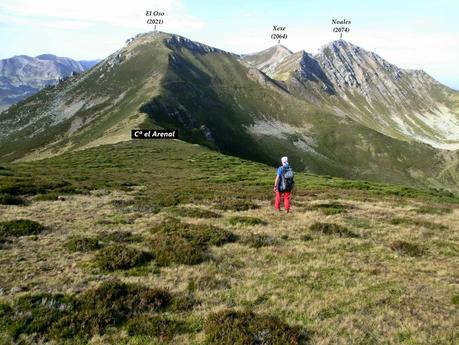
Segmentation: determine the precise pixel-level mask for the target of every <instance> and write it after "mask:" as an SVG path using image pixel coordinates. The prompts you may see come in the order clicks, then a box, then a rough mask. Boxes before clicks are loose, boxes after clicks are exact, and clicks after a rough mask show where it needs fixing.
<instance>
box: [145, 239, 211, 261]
mask: <svg viewBox="0 0 459 345" xmlns="http://www.w3.org/2000/svg"><path fill="white" fill-rule="evenodd" d="M151 250H152V252H153V255H154V256H155V261H156V263H157V264H158V265H160V266H170V265H172V264H179V265H196V264H199V263H201V262H203V261H204V260H205V259H206V248H205V246H202V245H199V244H196V243H193V242H190V241H188V240H187V239H185V238H183V237H181V236H179V235H176V234H157V235H155V236H154V237H153V240H152V247H151Z"/></svg>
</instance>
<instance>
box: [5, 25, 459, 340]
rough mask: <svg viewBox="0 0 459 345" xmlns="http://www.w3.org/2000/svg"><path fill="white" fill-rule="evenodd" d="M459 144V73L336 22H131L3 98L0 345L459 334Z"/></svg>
mask: <svg viewBox="0 0 459 345" xmlns="http://www.w3.org/2000/svg"><path fill="white" fill-rule="evenodd" d="M132 129H168V130H171V129H173V130H177V131H178V133H179V139H167V140H166V139H155V140H146V139H143V140H139V139H131V130H132ZM458 149H459V92H458V91H455V90H453V89H451V88H448V87H447V86H444V85H442V84H441V83H439V82H438V81H436V80H435V79H433V78H432V77H431V76H430V75H428V74H427V73H425V72H424V71H421V70H408V69H402V68H399V67H397V66H395V65H393V64H391V63H390V62H388V61H386V60H384V59H383V58H381V57H380V56H379V55H377V54H376V53H373V52H370V51H367V50H365V49H363V48H361V47H358V46H356V45H354V44H353V43H350V42H348V41H346V40H343V39H340V40H337V41H333V42H331V43H328V44H326V45H324V46H323V47H322V48H321V49H319V51H318V52H317V54H310V53H307V52H305V51H299V52H292V51H290V50H289V49H287V48H286V47H284V46H283V45H281V44H277V45H275V46H273V47H270V48H268V49H266V50H263V51H260V52H258V53H253V54H243V55H238V54H233V53H230V52H227V51H223V50H220V49H217V48H214V47H211V46H208V45H206V44H203V43H198V42H194V41H192V40H190V39H188V38H185V37H182V36H179V35H175V34H169V33H164V32H159V31H154V32H148V33H143V34H139V35H137V36H135V37H133V38H131V39H129V40H127V41H126V43H125V45H124V46H123V47H122V48H120V49H119V50H118V51H116V52H114V53H113V54H112V55H110V56H109V57H108V58H106V59H104V60H101V61H100V62H98V63H97V64H96V65H94V66H92V67H91V68H89V69H87V70H85V71H84V72H82V73H80V74H73V75H71V76H70V77H68V78H65V80H64V79H62V80H61V81H60V82H59V83H57V84H56V85H48V86H47V87H45V88H43V89H42V90H41V91H38V92H37V93H35V94H33V95H31V96H30V97H28V98H25V99H23V100H21V101H19V102H17V103H16V104H14V105H11V106H9V108H8V109H6V110H5V111H3V112H2V113H0V344H69V345H70V344H79V345H80V344H93V345H96V344H97V345H102V344H126V345H128V344H129V345H146V344H189V345H191V344H193V345H198V344H206V345H233V344H236V345H246V344H247V345H256V344H257V345H258V344H260V345H261V344H263V345H284V344H314V345H324V344H355V345H357V344H359V345H370V344H378V345H379V344H387V345H389V344H391V345H392V344H394V345H395V344H406V345H415V344H416V345H418V344H426V345H427V344H428V345H431V344H432V345H433V344H438V345H440V344H452V345H453V344H459V331H458V330H459V318H458V315H459V314H458V308H459V270H458V267H459V196H458V194H457V193H458V192H459V188H458V186H459V150H458ZM282 156H288V161H289V162H290V163H291V165H292V167H293V169H294V170H295V175H294V179H295V187H294V189H293V191H292V197H291V200H292V201H291V203H292V207H291V212H290V213H288V214H285V213H280V212H275V210H274V207H273V200H274V193H273V182H274V178H275V176H276V175H275V173H276V170H275V168H277V167H278V166H279V165H280V158H281V157H282Z"/></svg>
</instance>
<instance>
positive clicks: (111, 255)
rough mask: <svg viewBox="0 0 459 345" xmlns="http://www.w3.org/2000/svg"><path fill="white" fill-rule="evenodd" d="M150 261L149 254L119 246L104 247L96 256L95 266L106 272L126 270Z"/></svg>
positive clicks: (150, 256)
mask: <svg viewBox="0 0 459 345" xmlns="http://www.w3.org/2000/svg"><path fill="white" fill-rule="evenodd" d="M151 260H152V255H151V254H150V253H147V252H144V251H140V250H137V249H134V248H130V247H127V246H125V245H119V244H116V245H111V246H108V247H105V248H103V249H101V250H100V251H99V252H98V253H97V255H96V263H97V266H98V267H99V268H101V269H103V270H106V271H114V270H117V269H121V270H127V269H130V268H132V267H136V266H141V265H143V264H146V263H147V262H149V261H151Z"/></svg>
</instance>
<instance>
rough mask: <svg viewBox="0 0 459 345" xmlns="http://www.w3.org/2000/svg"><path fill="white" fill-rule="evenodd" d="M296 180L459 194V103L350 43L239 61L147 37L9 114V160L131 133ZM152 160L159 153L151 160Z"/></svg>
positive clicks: (4, 143) (166, 37)
mask: <svg viewBox="0 0 459 345" xmlns="http://www.w3.org/2000/svg"><path fill="white" fill-rule="evenodd" d="M139 127H146V128H158V127H164V128H178V129H179V133H180V138H181V139H182V140H185V141H188V142H191V143H198V144H202V145H206V146H208V147H210V148H212V149H215V150H219V151H221V152H223V153H226V154H231V155H236V156H240V157H243V158H248V159H252V160H255V161H261V162H265V163H269V164H273V165H275V164H278V160H279V157H281V156H283V155H288V156H289V157H290V160H291V163H292V164H293V166H294V167H295V169H297V170H306V171H310V172H314V173H318V174H325V175H333V176H342V177H347V178H354V179H356V178H358V179H368V180H374V181H382V182H392V183H402V184H409V185H416V186H424V187H435V188H448V189H450V190H455V191H457V190H458V186H459V151H458V150H457V149H458V148H459V93H458V92H457V91H454V90H452V89H449V88H448V87H446V86H444V85H442V84H440V83H438V82H437V81H435V80H434V79H433V78H432V77H430V76H429V75H427V74H426V73H425V72H423V71H419V70H404V69H400V68H398V67H396V66H395V65H392V64H390V63H389V62H387V61H385V60H384V59H382V58H381V57H379V56H378V55H377V54H375V53H372V52H368V51H366V50H364V49H362V48H360V47H358V46H355V45H353V44H351V43H350V42H347V41H344V40H338V41H334V42H331V43H329V44H327V45H325V46H323V47H322V49H320V51H319V53H318V54H316V55H311V54H309V53H306V52H304V51H300V52H297V53H293V52H291V51H290V50H288V49H287V48H285V47H283V46H281V45H277V46H274V47H271V48H269V49H267V50H265V51H262V52H259V53H255V54H248V55H236V54H232V53H229V52H225V51H222V50H220V49H217V48H214V47H210V46H208V45H205V44H202V43H198V42H193V41H191V40H189V39H187V38H184V37H181V36H178V35H173V34H167V33H161V32H154V33H145V34H140V35H137V36H136V37H134V38H132V39H129V40H128V41H127V44H126V45H125V46H124V47H122V48H121V49H119V50H118V51H116V52H115V53H113V54H112V55H110V56H109V57H108V58H107V59H105V60H103V61H102V62H101V63H99V64H98V65H97V66H95V67H94V68H92V69H90V70H89V71H86V72H84V73H82V74H80V75H76V76H73V77H70V78H68V80H66V81H64V82H61V83H59V84H58V85H56V86H55V87H51V88H45V89H43V90H42V91H41V92H38V93H37V94H35V95H33V96H31V97H30V98H28V99H26V100H24V101H22V102H20V103H19V104H16V105H14V106H12V107H10V108H9V109H8V110H7V111H5V112H3V113H1V114H0V160H4V161H12V160H30V159H37V158H44V157H49V156H52V155H56V154H59V153H62V152H65V151H68V150H80V149H84V148H87V147H91V146H97V145H101V144H106V143H114V142H119V141H125V140H130V129H131V128H139ZM145 158H146V159H147V158H148V153H146V157H145Z"/></svg>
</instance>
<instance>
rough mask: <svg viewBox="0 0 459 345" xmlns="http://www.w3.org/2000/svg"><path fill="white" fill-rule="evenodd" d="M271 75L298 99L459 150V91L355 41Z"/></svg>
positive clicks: (302, 57) (289, 62)
mask: <svg viewBox="0 0 459 345" xmlns="http://www.w3.org/2000/svg"><path fill="white" fill-rule="evenodd" d="M268 74H269V75H270V76H271V77H272V78H274V79H277V80H281V81H283V82H285V83H286V84H287V85H288V89H289V90H290V91H291V92H292V93H294V94H296V95H297V96H298V97H301V98H304V99H307V100H308V101H311V102H313V103H315V104H317V105H322V106H328V109H332V110H334V111H335V112H337V113H339V114H342V115H345V116H348V117H350V118H352V119H353V120H355V121H358V122H359V123H361V124H363V125H364V126H366V127H369V128H373V129H375V130H377V131H379V132H381V133H384V134H386V135H389V136H392V137H394V138H397V139H401V140H405V141H412V140H416V141H420V142H425V143H428V144H430V145H432V146H435V147H438V148H445V149H450V150H456V149H458V148H459V107H457V104H456V105H455V104H454V103H453V102H454V101H453V100H455V99H457V97H459V93H458V92H456V91H454V90H452V89H449V88H448V87H446V86H444V85H441V84H440V83H438V82H437V81H435V80H434V79H433V78H432V77H430V76H429V75H428V74H427V73H425V72H424V71H421V70H404V69H401V68H398V67H397V66H395V65H392V64H390V63H388V62H387V61H385V60H384V59H382V58H381V57H380V56H378V55H377V54H375V53H372V52H368V51H366V50H364V49H362V48H360V47H358V46H355V45H353V44H352V43H350V42H347V41H344V40H338V41H334V42H331V43H330V44H327V45H325V46H323V47H322V49H321V50H320V52H319V53H318V54H316V55H314V56H312V55H310V54H307V53H305V52H298V53H296V54H293V55H291V56H289V57H287V58H286V59H284V60H283V61H282V62H281V63H280V64H277V65H276V66H275V67H274V69H272V70H271V71H270V73H268Z"/></svg>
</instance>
